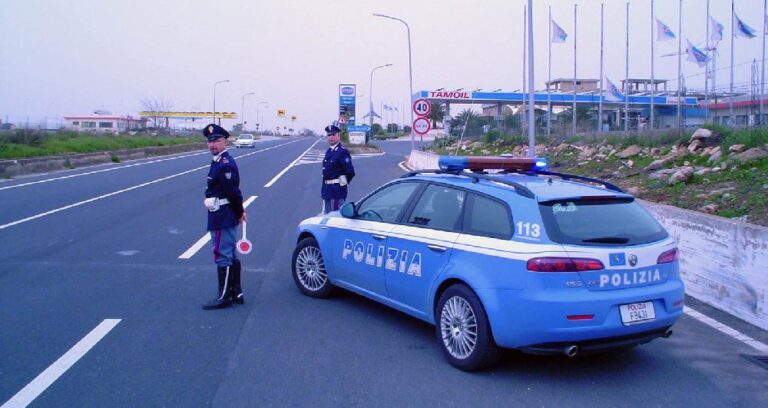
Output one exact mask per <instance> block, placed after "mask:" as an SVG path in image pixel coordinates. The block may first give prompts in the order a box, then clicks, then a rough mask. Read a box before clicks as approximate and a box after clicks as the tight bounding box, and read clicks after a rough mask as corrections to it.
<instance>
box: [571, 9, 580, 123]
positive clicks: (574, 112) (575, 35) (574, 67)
mask: <svg viewBox="0 0 768 408" xmlns="http://www.w3.org/2000/svg"><path fill="white" fill-rule="evenodd" d="M577 7H578V5H577V4H574V5H573V112H571V113H572V115H571V116H572V117H573V120H572V122H573V125H572V126H573V129H572V132H573V135H574V136H576V37H577V32H578V31H577V29H576V21H577V20H576V8H577Z"/></svg>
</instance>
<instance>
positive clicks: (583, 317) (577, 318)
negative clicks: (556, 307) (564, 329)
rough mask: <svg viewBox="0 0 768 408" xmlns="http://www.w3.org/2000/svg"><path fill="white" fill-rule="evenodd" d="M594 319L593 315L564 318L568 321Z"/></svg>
mask: <svg viewBox="0 0 768 408" xmlns="http://www.w3.org/2000/svg"><path fill="white" fill-rule="evenodd" d="M594 317H595V315H593V314H584V315H568V316H566V318H567V319H568V320H592V319H593V318H594Z"/></svg>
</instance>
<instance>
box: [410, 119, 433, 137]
mask: <svg viewBox="0 0 768 408" xmlns="http://www.w3.org/2000/svg"><path fill="white" fill-rule="evenodd" d="M431 127H432V126H431V125H430V124H429V119H427V118H416V119H414V121H413V131H414V132H416V133H418V134H420V135H425V134H427V132H429V129H430V128H431Z"/></svg>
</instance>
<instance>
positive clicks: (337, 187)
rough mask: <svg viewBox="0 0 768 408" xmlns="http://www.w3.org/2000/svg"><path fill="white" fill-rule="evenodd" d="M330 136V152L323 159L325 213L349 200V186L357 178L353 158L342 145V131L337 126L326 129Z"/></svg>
mask: <svg viewBox="0 0 768 408" xmlns="http://www.w3.org/2000/svg"><path fill="white" fill-rule="evenodd" d="M325 133H326V134H327V135H328V146H329V147H328V150H326V151H325V158H324V159H323V186H322V188H321V191H320V195H321V196H322V198H323V213H325V214H327V213H329V212H331V211H336V210H338V209H339V207H341V205H342V204H344V201H345V200H346V199H347V185H348V184H349V182H350V181H352V178H353V177H355V168H354V167H353V166H352V156H350V154H349V151H348V150H347V149H345V148H344V146H342V145H341V129H339V128H338V126H336V125H330V126H326V127H325Z"/></svg>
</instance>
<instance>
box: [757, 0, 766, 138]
mask: <svg viewBox="0 0 768 408" xmlns="http://www.w3.org/2000/svg"><path fill="white" fill-rule="evenodd" d="M766 12H768V1H767V0H763V49H762V51H763V56H762V59H761V60H760V119H759V120H758V121H757V124H758V126H763V119H764V116H763V97H764V95H765V23H766V21H765V18H766V17H765V13H766Z"/></svg>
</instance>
